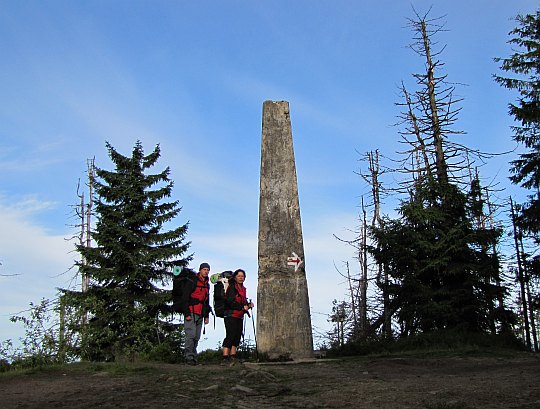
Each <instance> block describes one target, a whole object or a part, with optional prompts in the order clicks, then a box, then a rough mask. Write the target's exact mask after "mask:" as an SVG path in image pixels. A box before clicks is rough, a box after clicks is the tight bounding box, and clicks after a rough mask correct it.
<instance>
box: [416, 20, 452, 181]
mask: <svg viewBox="0 0 540 409" xmlns="http://www.w3.org/2000/svg"><path fill="white" fill-rule="evenodd" d="M420 24H421V34H422V39H423V42H424V53H425V57H426V68H427V87H428V99H429V116H430V120H431V121H430V123H431V131H432V134H433V146H434V148H435V163H436V171H437V177H438V179H439V183H440V184H441V185H443V186H444V185H446V184H447V183H448V173H447V166H446V160H445V157H444V150H443V132H442V128H441V122H440V120H439V106H438V100H437V91H436V85H435V84H436V81H435V64H434V63H433V59H432V56H431V46H430V40H429V35H428V32H427V29H426V22H425V20H422V21H420Z"/></svg>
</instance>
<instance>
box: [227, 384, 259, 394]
mask: <svg viewBox="0 0 540 409" xmlns="http://www.w3.org/2000/svg"><path fill="white" fill-rule="evenodd" d="M232 390H233V391H239V392H244V393H249V394H255V391H254V390H253V389H251V388H248V387H247V386H243V385H235V386H234V387H233V388H232Z"/></svg>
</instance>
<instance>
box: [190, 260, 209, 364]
mask: <svg viewBox="0 0 540 409" xmlns="http://www.w3.org/2000/svg"><path fill="white" fill-rule="evenodd" d="M209 273H210V265H209V264H208V263H202V264H201V265H200V267H199V272H198V273H197V274H195V275H193V277H192V278H190V281H191V282H192V287H191V288H192V290H191V294H190V295H189V300H188V310H189V313H187V314H184V333H185V335H186V340H185V348H184V349H185V358H186V362H187V364H188V365H197V345H198V343H199V339H200V338H201V330H202V326H203V323H204V325H206V324H208V316H209V315H210V311H211V308H210V297H209V295H210V284H209V283H208V274H209Z"/></svg>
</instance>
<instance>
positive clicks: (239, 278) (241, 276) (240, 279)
mask: <svg viewBox="0 0 540 409" xmlns="http://www.w3.org/2000/svg"><path fill="white" fill-rule="evenodd" d="M244 281H246V275H245V274H244V273H243V272H242V271H240V272H239V273H238V274H236V282H237V283H238V284H243V283H244Z"/></svg>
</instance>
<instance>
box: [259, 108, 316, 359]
mask: <svg viewBox="0 0 540 409" xmlns="http://www.w3.org/2000/svg"><path fill="white" fill-rule="evenodd" d="M260 189H261V192H260V202H259V279H258V288H257V349H258V351H259V352H260V353H263V354H268V357H269V358H270V359H278V358H292V359H298V358H307V357H311V356H312V355H313V336H312V332H311V314H310V310H309V297H308V287H307V280H306V271H305V268H304V267H305V263H304V242H303V239H302V225H301V222H300V205H299V201H298V186H297V179H296V165H295V161H294V149H293V141H292V130H291V120H290V115H289V103H288V102H287V101H265V102H264V103H263V119H262V144H261V180H260Z"/></svg>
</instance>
